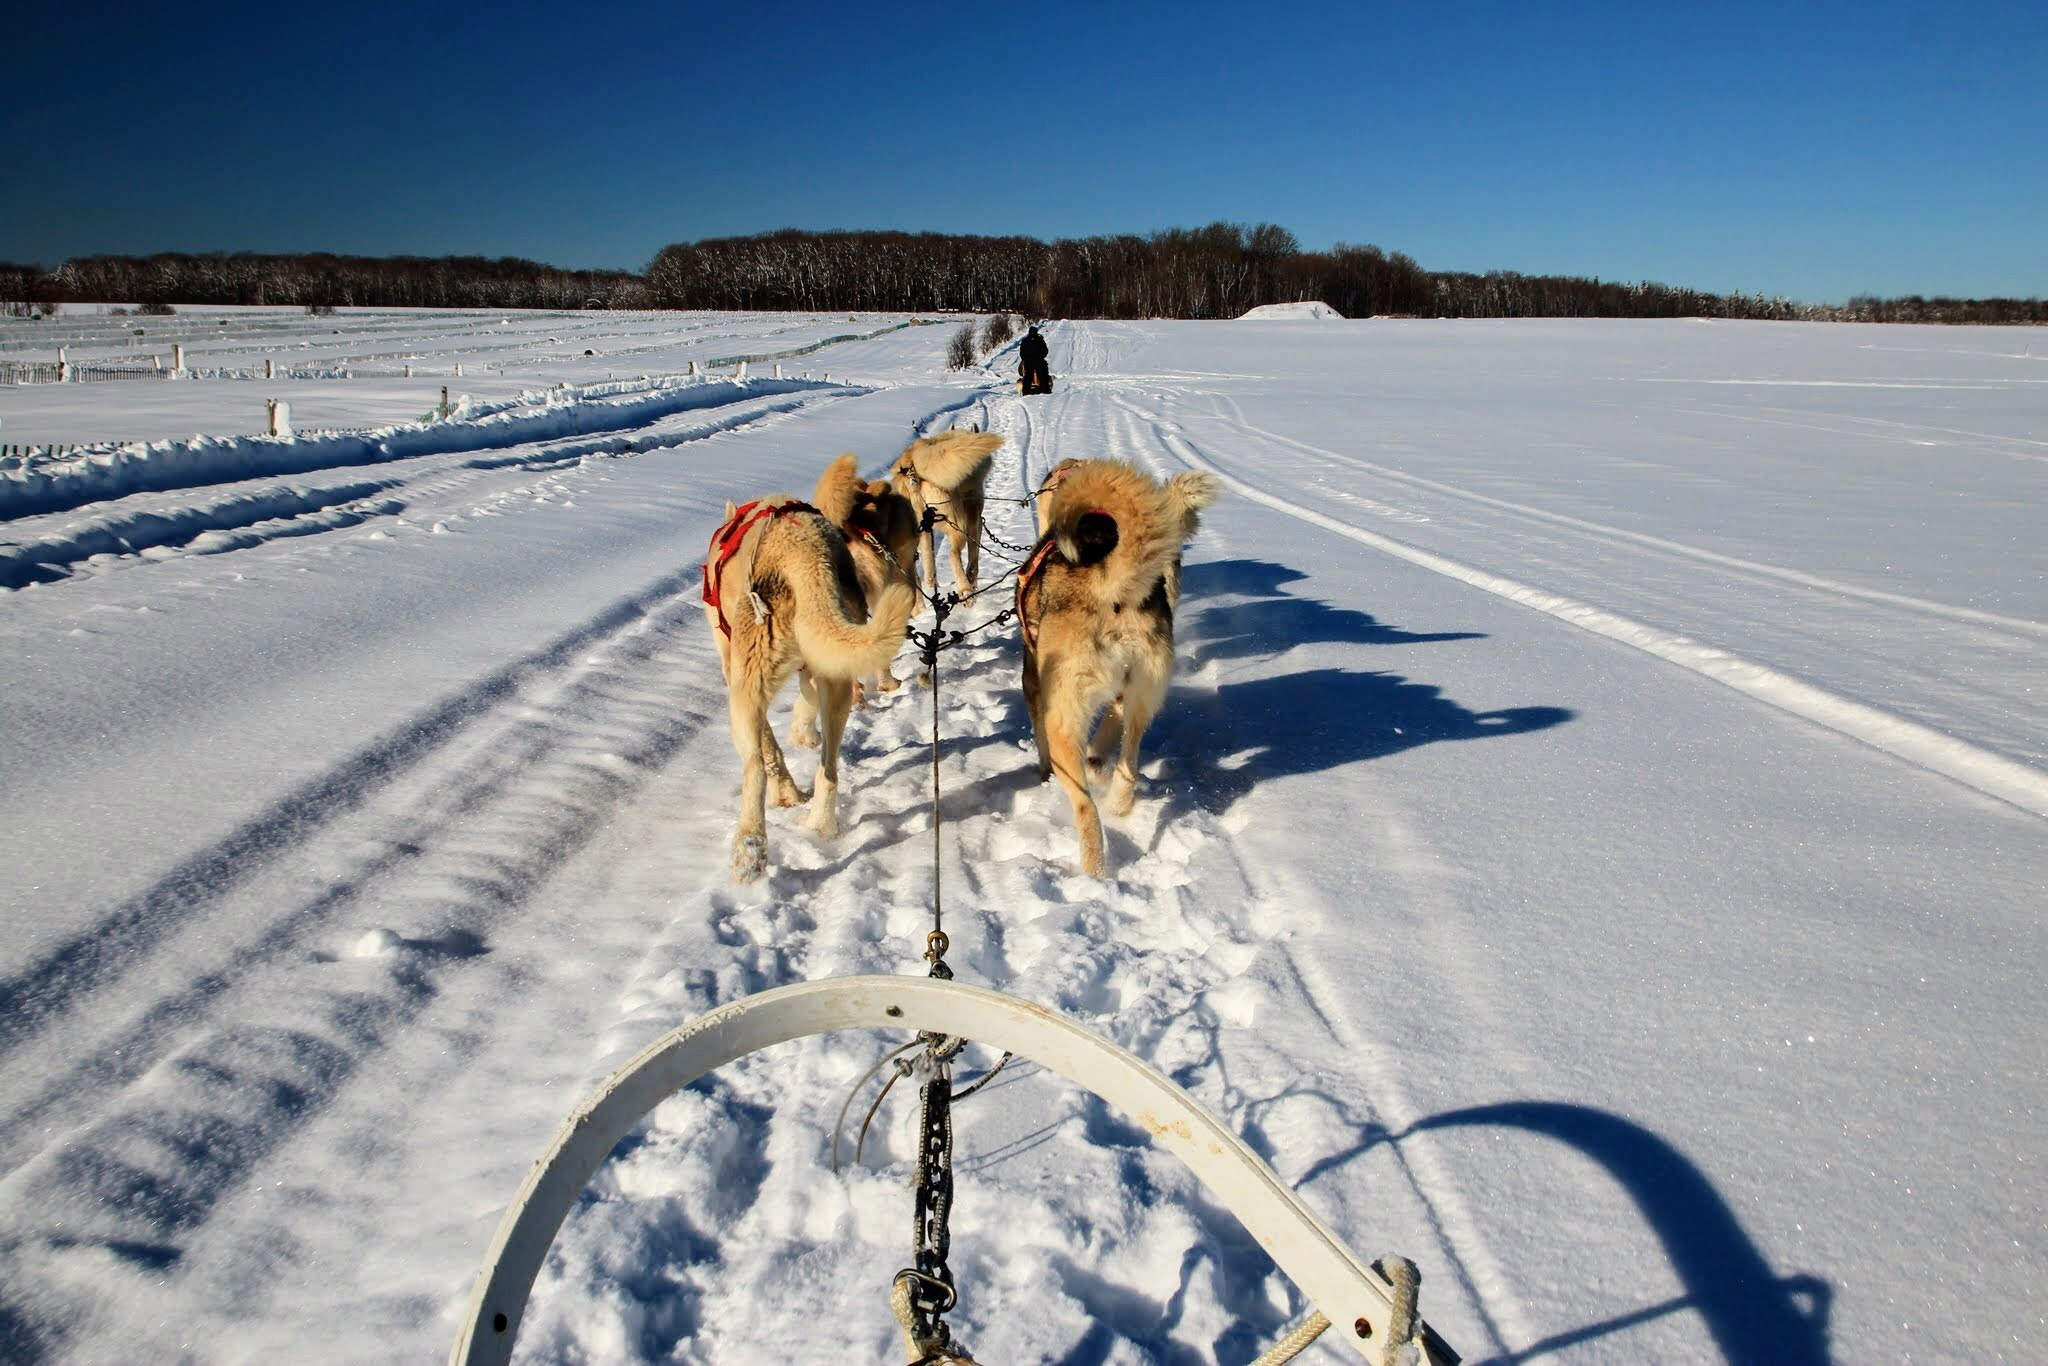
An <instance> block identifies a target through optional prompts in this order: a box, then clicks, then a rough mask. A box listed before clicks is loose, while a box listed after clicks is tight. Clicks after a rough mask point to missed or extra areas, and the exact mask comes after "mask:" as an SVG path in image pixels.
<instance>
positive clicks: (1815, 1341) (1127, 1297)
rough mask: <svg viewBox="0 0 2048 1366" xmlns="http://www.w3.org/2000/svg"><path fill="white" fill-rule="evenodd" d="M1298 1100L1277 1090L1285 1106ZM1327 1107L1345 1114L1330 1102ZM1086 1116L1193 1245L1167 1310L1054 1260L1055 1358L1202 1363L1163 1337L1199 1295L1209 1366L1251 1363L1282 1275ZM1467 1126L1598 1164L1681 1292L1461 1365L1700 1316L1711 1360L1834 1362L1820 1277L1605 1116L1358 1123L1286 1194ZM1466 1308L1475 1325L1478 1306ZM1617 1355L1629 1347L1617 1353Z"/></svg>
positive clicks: (1238, 1231) (1253, 1131) (1251, 1134)
mask: <svg viewBox="0 0 2048 1366" xmlns="http://www.w3.org/2000/svg"><path fill="white" fill-rule="evenodd" d="M1302 1094H1305V1093H1303V1092H1301V1091H1290V1092H1288V1095H1289V1096H1294V1097H1299V1096H1300V1095H1302ZM1326 1099H1327V1098H1326ZM1330 1104H1331V1105H1332V1106H1334V1107H1336V1108H1338V1109H1341V1108H1342V1106H1341V1105H1339V1104H1338V1103H1337V1102H1335V1101H1331V1102H1330ZM1254 1108H1255V1109H1256V1107H1254ZM1087 1114H1088V1136H1089V1138H1090V1140H1091V1141H1092V1142H1094V1143H1096V1144H1097V1145H1098V1146H1102V1147H1107V1148H1111V1149H1123V1150H1125V1153H1124V1159H1123V1161H1122V1162H1121V1164H1120V1166H1121V1171H1120V1177H1121V1179H1122V1181H1123V1182H1124V1184H1125V1187H1126V1188H1127V1189H1128V1190H1129V1191H1130V1192H1131V1193H1132V1195H1133V1198H1137V1199H1141V1200H1145V1201H1152V1200H1157V1199H1162V1198H1171V1199H1175V1200H1177V1201H1178V1202H1180V1203H1182V1204H1183V1205H1184V1206H1186V1207H1187V1208H1188V1213H1189V1214H1190V1215H1191V1216H1192V1217H1193V1218H1194V1221H1195V1222H1196V1224H1197V1225H1199V1226H1200V1228H1201V1230H1202V1236H1201V1238H1200V1240H1199V1241H1198V1243H1197V1244H1196V1245H1195V1246H1194V1247H1191V1248H1190V1249H1189V1250H1188V1252H1187V1253H1186V1254H1185V1256H1184V1257H1183V1259H1182V1265H1181V1274H1180V1285H1179V1288H1178V1289H1177V1290H1176V1292H1175V1293H1174V1294H1173V1296H1172V1297H1171V1298H1170V1299H1169V1300H1168V1301H1167V1302H1166V1304H1165V1305H1164V1306H1161V1305H1160V1304H1159V1303H1158V1302H1157V1301H1154V1300H1150V1299H1147V1298H1144V1297H1138V1296H1134V1295H1133V1294H1132V1293H1131V1292H1130V1291H1129V1290H1128V1289H1127V1288H1125V1287H1123V1286H1120V1285H1116V1284H1113V1283H1111V1282H1108V1281H1105V1280H1103V1279H1102V1278H1100V1277H1099V1276H1097V1275H1094V1274H1092V1273H1090V1272H1088V1271H1087V1270H1086V1269H1084V1268H1080V1267H1076V1266H1072V1265H1069V1264H1067V1263H1065V1262H1064V1261H1062V1262H1061V1263H1060V1266H1059V1270H1060V1275H1061V1280H1062V1283H1063V1285H1064V1288H1065V1289H1066V1291H1067V1293H1069V1294H1070V1295H1072V1296H1073V1297H1074V1298H1075V1299H1077V1300H1079V1301H1080V1302H1081V1304H1082V1305H1083V1306H1085V1307H1086V1309H1087V1311H1088V1313H1089V1316H1090V1318H1091V1319H1092V1320H1093V1323H1092V1326H1091V1327H1090V1329H1089V1331H1088V1332H1087V1334H1086V1335H1085V1336H1084V1337H1083V1338H1082V1339H1081V1340H1080V1341H1079V1342H1078V1343H1076V1344H1075V1346H1074V1348H1073V1349H1072V1350H1071V1351H1070V1352H1069V1353H1068V1354H1067V1356H1066V1358H1065V1360H1067V1361H1069V1362H1075V1363H1086V1364H1087V1366H1100V1363H1102V1362H1105V1361H1108V1360H1109V1359H1110V1358H1111V1357H1112V1356H1113V1355H1114V1352H1115V1349H1116V1346H1117V1344H1118V1342H1119V1341H1120V1340H1129V1341H1130V1342H1134V1343H1137V1344H1139V1345H1140V1346H1141V1347H1142V1348H1144V1349H1145V1350H1146V1351H1147V1352H1148V1353H1151V1354H1152V1356H1151V1358H1150V1359H1154V1360H1159V1361H1166V1362H1175V1363H1178V1362H1181V1361H1183V1360H1187V1361H1193V1360H1205V1359H1207V1358H1203V1357H1200V1356H1199V1355H1198V1354H1196V1353H1192V1352H1189V1351H1187V1350H1186V1349H1185V1347H1183V1346H1181V1345H1179V1344H1176V1343H1174V1342H1173V1341H1172V1340H1171V1337H1170V1335H1171V1334H1172V1332H1173V1331H1174V1329H1175V1327H1176V1326H1177V1324H1178V1323H1179V1321H1180V1319H1181V1317H1182V1310H1183V1307H1184V1305H1185V1303H1186V1299H1187V1296H1188V1295H1190V1294H1196V1293H1206V1294H1210V1295H1215V1296H1219V1297H1220V1298H1221V1300H1222V1301H1223V1302H1224V1303H1225V1305H1226V1307H1227V1308H1228V1309H1229V1310H1230V1312H1231V1315H1232V1320H1233V1321H1232V1323H1231V1326H1230V1327H1229V1328H1228V1329H1227V1330H1226V1331H1225V1332H1224V1334H1223V1335H1222V1336H1221V1337H1220V1338H1218V1339H1217V1340H1216V1342H1214V1343H1213V1344H1212V1347H1213V1350H1214V1359H1216V1360H1218V1361H1227V1360H1240V1361H1242V1360H1249V1359H1251V1358H1252V1357H1253V1356H1256V1355H1257V1354H1258V1353H1259V1352H1260V1351H1261V1350H1263V1349H1264V1348H1265V1347H1266V1346H1267V1345H1269V1344H1270V1343H1271V1342H1272V1341H1273V1340H1274V1339H1276V1338H1277V1337H1278V1336H1279V1335H1280V1334H1282V1333H1284V1332H1285V1331H1286V1330H1287V1329H1288V1328H1289V1327H1290V1326H1291V1325H1292V1324H1293V1322H1294V1321H1295V1320H1297V1319H1298V1318H1299V1317H1300V1314H1301V1312H1302V1308H1303V1306H1302V1305H1299V1304H1297V1305H1295V1306H1293V1307H1292V1308H1291V1309H1283V1308H1282V1307H1280V1306H1277V1305H1275V1304H1273V1303H1272V1302H1271V1301H1270V1299H1269V1298H1268V1297H1267V1293H1266V1290H1265V1288H1264V1287H1265V1286H1266V1284H1267V1282H1268V1278H1269V1277H1271V1276H1274V1275H1276V1274H1279V1269H1278V1268H1277V1267H1276V1266H1275V1265H1274V1263H1273V1261H1272V1259H1271V1258H1270V1257H1269V1256H1267V1254H1266V1252H1265V1250H1264V1249H1263V1248H1261V1247H1260V1246H1259V1245H1258V1244H1257V1242H1256V1241H1254V1240H1253V1239H1252V1238H1251V1237H1250V1235H1248V1234H1247V1233H1246V1232H1245V1231H1244V1229H1243V1227H1242V1226H1241V1225H1239V1224H1238V1222H1237V1220H1236V1217H1235V1216H1234V1215H1232V1214H1230V1213H1229V1212H1228V1211H1227V1210H1225V1209H1223V1208H1222V1207H1220V1206H1214V1205H1211V1204H1210V1203H1209V1202H1208V1201H1207V1200H1206V1199H1204V1198H1202V1196H1201V1195H1199V1194H1193V1195H1191V1194H1189V1193H1187V1192H1178V1193H1176V1194H1175V1195H1174V1196H1171V1197H1167V1196H1162V1195H1161V1194H1160V1193H1159V1192H1158V1191H1156V1190H1155V1189H1154V1187H1153V1183H1152V1181H1151V1179H1150V1176H1149V1173H1148V1172H1147V1171H1146V1169H1145V1165H1144V1163H1143V1161H1142V1160H1140V1157H1139V1150H1140V1149H1143V1148H1146V1147H1148V1146H1150V1144H1151V1139H1150V1136H1149V1135H1148V1134H1146V1133H1145V1132H1144V1131H1143V1130H1142V1129H1140V1128H1139V1127H1138V1126H1136V1125H1134V1124H1132V1123H1131V1122H1130V1121H1129V1120H1127V1119H1126V1118H1125V1117H1124V1116H1123V1115H1121V1114H1120V1113H1118V1112H1117V1111H1116V1110H1114V1109H1113V1108H1111V1107H1110V1106H1108V1105H1107V1104H1106V1103H1104V1102H1102V1101H1101V1100H1099V1099H1098V1098H1095V1097H1092V1096H1091V1097H1089V1098H1088V1104H1087ZM1472 1128H1489V1129H1511V1130H1520V1131H1522V1132H1524V1133H1529V1134H1536V1135H1539V1136H1541V1137H1544V1138H1548V1139H1552V1140H1555V1141H1556V1142H1559V1143H1563V1144H1566V1145H1567V1146H1569V1147H1571V1148H1573V1149H1575V1150H1576V1151H1577V1152H1578V1153H1579V1154H1580V1155H1582V1156H1584V1157H1587V1158H1589V1159H1591V1160H1592V1161H1593V1162H1595V1163H1597V1164H1598V1165H1599V1166H1600V1167H1601V1169H1602V1170H1604V1171H1605V1172H1606V1173H1607V1175H1608V1176H1609V1177H1611V1178H1612V1179H1613V1180H1614V1181H1615V1182H1616V1184H1618V1185H1619V1186H1620V1187H1621V1188H1622V1190H1623V1191H1624V1192H1625V1193H1626V1194H1627V1195H1628V1196H1629V1198H1630V1199H1631V1200H1632V1201H1633V1202H1634V1204H1635V1206H1636V1208H1637V1210H1638V1211H1639V1212H1640V1213H1641V1214H1642V1217H1643V1222H1644V1224H1645V1225H1646V1226H1647V1227H1648V1228H1649V1229H1650V1231H1651V1232H1652V1233H1654V1234H1655V1235H1656V1237H1657V1239H1658V1241H1659V1243H1660V1244H1661V1245H1662V1247H1663V1249H1664V1253H1665V1256H1666V1257H1667V1258H1668V1259H1669V1262H1670V1265H1671V1268H1672V1271H1673V1272H1674V1273H1675V1274H1676V1276H1677V1277H1678V1279H1679V1281H1680V1283H1681V1284H1682V1285H1683V1286H1684V1293H1683V1294H1682V1295H1679V1296H1678V1297H1676V1298H1674V1299H1670V1300H1666V1301H1664V1302H1662V1303H1659V1304H1652V1305H1646V1306H1644V1307H1642V1308H1640V1309H1637V1310H1633V1311H1631V1312H1629V1313H1626V1314H1621V1315H1617V1316H1616V1317H1614V1318H1610V1319H1607V1320H1604V1321H1602V1322H1598V1323H1589V1324H1583V1325H1580V1326H1578V1327H1573V1328H1567V1329H1564V1330H1562V1331H1558V1332H1554V1333H1552V1334H1550V1335H1549V1336H1548V1337H1545V1338H1542V1339H1540V1340H1538V1341H1535V1342H1530V1343H1525V1344H1521V1345H1518V1346H1513V1347H1510V1348H1509V1349H1508V1350H1507V1351H1505V1352H1502V1353H1499V1354H1497V1355H1491V1356H1484V1357H1482V1356H1479V1355H1478V1354H1477V1351H1476V1350H1475V1348H1476V1346H1477V1344H1472V1345H1468V1346H1467V1348H1466V1350H1467V1352H1468V1355H1467V1357H1466V1361H1467V1363H1468V1366H1515V1364H1516V1363H1520V1362H1524V1361H1531V1360H1536V1359H1541V1358H1547V1357H1548V1356H1550V1355H1551V1354H1553V1353H1557V1352H1561V1351H1566V1350H1568V1349H1570V1348H1572V1347H1576V1346H1579V1345H1581V1344H1584V1343H1591V1342H1596V1341H1598V1340H1599V1339H1602V1338H1609V1337H1613V1336H1615V1335H1618V1334H1624V1333H1627V1332H1629V1331H1630V1330H1632V1329H1634V1328H1638V1327H1640V1326H1642V1325H1644V1324H1647V1323H1651V1322H1654V1321H1656V1320H1658V1319H1660V1318H1663V1317H1665V1316H1667V1315H1671V1314H1682V1313H1694V1314H1697V1315H1699V1317H1700V1320H1701V1322H1702V1323H1703V1325H1704V1326H1705V1328H1706V1330H1707V1332H1708V1335H1709V1336H1710V1337H1711V1338H1712V1339H1713V1342H1714V1345H1715V1347H1716V1348H1717V1349H1718V1350H1719V1352H1720V1354H1721V1356H1722V1358H1723V1359H1724V1360H1726V1361H1729V1362H1731V1363H1732V1362H1741V1363H1744V1364H1745V1366H1747V1364H1748V1363H1753V1362H1772V1363H1785V1366H1827V1364H1828V1363H1829V1362H1831V1361H1832V1359H1833V1358H1832V1354H1831V1346H1830V1334H1829V1329H1828V1316H1829V1310H1830V1306H1831V1302H1832V1299H1833V1287H1832V1286H1831V1285H1829V1283H1828V1282H1827V1281H1825V1280H1822V1279H1821V1278H1819V1277H1817V1276H1809V1275H1790V1276H1781V1275H1779V1274H1778V1273H1777V1272H1776V1271H1775V1270H1774V1269H1773V1268H1772V1267H1771V1264H1770V1262H1769V1260H1768V1259H1767V1258H1766V1257H1765V1256H1764V1253H1763V1250H1762V1249H1761V1248H1759V1247H1758V1246H1757V1244H1756V1242H1755V1240H1754V1239H1752V1238H1751V1237H1750V1236H1749V1234H1748V1233H1747V1232H1746V1231H1745V1230H1744V1229H1743V1227H1742V1224H1741V1222H1740V1220H1738V1219H1737V1218H1736V1216H1735V1212H1734V1211H1733V1210H1732V1209H1730V1208H1729V1206H1728V1202H1727V1201H1726V1200H1725V1199H1723V1198H1722V1196H1721V1193H1720V1192H1719V1191H1718V1190H1716V1189H1715V1187H1714V1185H1713V1183H1712V1182H1711V1181H1710V1180H1708V1179H1707V1177H1706V1175H1705V1174H1704V1173H1703V1172H1701V1171H1700V1169H1699V1168H1698V1167H1697V1166H1695V1165H1694V1164H1693V1163H1692V1161H1691V1160H1690V1159H1688V1158H1687V1157H1686V1156H1685V1155H1684V1154H1683V1153H1681V1152H1680V1151H1679V1150H1678V1149H1677V1148H1675V1147H1673V1146H1672V1145H1671V1144H1670V1143H1667V1142H1666V1141H1665V1140H1664V1139H1662V1138H1660V1137H1658V1136H1657V1135H1656V1134H1654V1133H1652V1132H1651V1131H1649V1130H1648V1129H1645V1128H1643V1127H1642V1126H1641V1125H1638V1124H1635V1123H1632V1122H1630V1121H1629V1120H1626V1119H1623V1118H1621V1117H1620V1116H1618V1115H1615V1114H1611V1113H1609V1112H1607V1111H1604V1110H1597V1109H1594V1108H1592V1107H1589V1106H1583V1105H1569V1104H1562V1103H1558V1102H1550V1101H1526V1102H1508V1103H1504V1104H1498V1105H1485V1106H1476V1107H1473V1108H1471V1109H1465V1110H1452V1111H1447V1112H1445V1113H1443V1114H1440V1115H1433V1116H1430V1117H1428V1118H1426V1119H1423V1120H1420V1121H1418V1122H1417V1123H1416V1124H1415V1125H1413V1126H1412V1127H1411V1128H1409V1129H1408V1130H1406V1131H1405V1132H1403V1133H1398V1134H1397V1133H1391V1132H1389V1131H1387V1130H1386V1129H1384V1128H1382V1127H1380V1126H1379V1125H1377V1124H1366V1125H1363V1126H1361V1127H1360V1134H1359V1141H1358V1142H1357V1143H1356V1144H1355V1145H1353V1146H1352V1147H1351V1148H1349V1149H1347V1150H1345V1151H1343V1152H1339V1153H1335V1154H1333V1155H1331V1156H1329V1157H1326V1158H1324V1159H1323V1160H1322V1161H1320V1162H1318V1163H1316V1164H1315V1165H1313V1166H1312V1167H1310V1168H1309V1169H1308V1170H1307V1171H1306V1172H1304V1173H1303V1174H1302V1175H1301V1177H1300V1178H1299V1179H1298V1180H1297V1181H1295V1182H1293V1183H1292V1184H1293V1185H1294V1186H1296V1188H1303V1187H1306V1186H1307V1185H1308V1184H1309V1183H1310V1182H1312V1181H1314V1180H1315V1179H1316V1178H1317V1177H1318V1176H1321V1175H1323V1174H1324V1173H1326V1172H1329V1171H1332V1170H1334V1169H1336V1168H1339V1167H1342V1166H1343V1165H1345V1164H1346V1163H1348V1162H1350V1161H1351V1160H1352V1159H1353V1158H1356V1157H1358V1156H1360V1155H1362V1154H1364V1153H1366V1152H1368V1151H1371V1150H1372V1149H1375V1148H1378V1147H1380V1146H1382V1145H1385V1144H1399V1143H1400V1142H1402V1141H1404V1140H1406V1139H1409V1138H1412V1137H1414V1136H1416V1135H1418V1134H1422V1133H1427V1132H1432V1131H1438V1130H1447V1129H1472ZM1245 1139H1246V1141H1247V1142H1248V1143H1250V1144H1251V1146H1252V1147H1253V1148H1254V1149H1255V1150H1257V1151H1258V1152H1259V1153H1260V1155H1261V1156H1263V1157H1265V1158H1266V1159H1267V1160H1268V1161H1271V1160H1272V1158H1273V1153H1272V1151H1271V1147H1272V1145H1271V1144H1270V1142H1268V1141H1267V1139H1266V1136H1265V1134H1264V1132H1263V1130H1262V1129H1261V1127H1260V1124H1259V1121H1258V1120H1257V1118H1255V1117H1254V1118H1252V1119H1250V1120H1249V1122H1248V1123H1247V1126H1246V1132H1245ZM1205 1263H1206V1264H1208V1266H1209V1271H1208V1273H1207V1275H1206V1276H1205V1277H1201V1278H1199V1280H1198V1276H1197V1273H1198V1271H1199V1270H1200V1268H1201V1267H1202V1266H1203V1265H1204V1264H1205ZM1571 1272H1572V1263H1571V1258H1570V1255H1569V1253H1568V1252H1565V1253H1561V1254H1560V1256H1559V1257H1558V1259H1557V1261H1556V1264H1555V1266H1554V1267H1553V1268H1552V1269H1551V1274H1555V1275H1557V1276H1561V1277H1568V1276H1569V1275H1570V1274H1571ZM1450 1274H1451V1275H1456V1274H1457V1273H1455V1272H1452V1273H1450ZM1536 1274H1537V1275H1539V1276H1540V1275H1542V1274H1545V1273H1544V1272H1541V1271H1539V1272H1538V1273H1536ZM1198 1286H1199V1287H1200V1288H1199V1289H1198ZM1429 1305H1430V1290H1429V1284H1428V1282H1425V1283H1424V1285H1423V1291H1422V1307H1423V1314H1424V1316H1425V1317H1427V1316H1428V1314H1429ZM1476 1307H1477V1309H1478V1311H1479V1313H1480V1314H1481V1316H1482V1317H1483V1316H1484V1315H1485V1306H1484V1305H1483V1304H1479V1305H1477V1306H1476ZM1488 1327H1489V1329H1490V1330H1492V1332H1493V1336H1494V1338H1495V1340H1496V1341H1498V1340H1499V1338H1500V1333H1499V1331H1498V1330H1497V1329H1496V1328H1494V1326H1493V1325H1491V1324H1489V1325H1488ZM1610 1346H1612V1344H1610ZM1620 1350H1623V1351H1626V1350H1627V1349H1626V1347H1625V1346H1623V1347H1622V1348H1621V1349H1620Z"/></svg>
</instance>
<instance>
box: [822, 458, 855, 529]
mask: <svg viewBox="0 0 2048 1366" xmlns="http://www.w3.org/2000/svg"><path fill="white" fill-rule="evenodd" d="M866 491H867V482H866V481H865V480H863V479H862V478H861V477H860V457H859V456H857V455H854V454H853V453H852V452H851V451H849V452H848V453H846V454H845V455H842V456H840V457H839V458H838V459H837V460H834V461H833V462H832V463H831V464H829V465H827V466H826V467H825V472H824V473H823V474H821V475H819V476H818V487H817V488H816V489H815V490H814V491H813V492H812V493H811V506H812V507H814V508H816V509H817V510H818V511H820V512H822V513H824V514H825V520H826V521H828V522H830V523H832V525H833V526H842V527H843V526H845V525H846V521H847V518H849V517H851V516H852V515H853V505H854V503H855V502H856V501H858V500H859V498H860V496H861V494H863V493H865V492H866Z"/></svg>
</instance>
